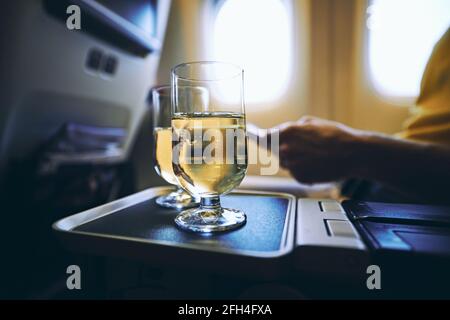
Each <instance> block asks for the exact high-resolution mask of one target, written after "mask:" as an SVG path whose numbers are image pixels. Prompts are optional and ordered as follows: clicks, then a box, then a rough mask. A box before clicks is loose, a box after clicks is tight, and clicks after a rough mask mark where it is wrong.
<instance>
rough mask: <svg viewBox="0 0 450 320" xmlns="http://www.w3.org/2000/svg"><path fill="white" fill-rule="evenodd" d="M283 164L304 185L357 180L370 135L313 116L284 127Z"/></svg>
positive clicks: (281, 155) (281, 158) (282, 135)
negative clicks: (362, 151)
mask: <svg viewBox="0 0 450 320" xmlns="http://www.w3.org/2000/svg"><path fill="white" fill-rule="evenodd" d="M278 128H279V130H280V164H281V166H282V167H284V168H286V169H288V170H289V171H290V173H291V174H292V176H293V177H294V178H295V179H297V180H298V181H300V182H303V183H315V182H329V181H337V180H340V179H343V178H348V177H356V176H357V171H358V168H359V166H360V160H359V159H361V156H363V155H360V154H358V153H359V148H358V146H359V145H361V143H362V140H363V137H364V136H365V135H367V134H368V133H366V132H364V131H361V130H357V129H353V128H350V127H347V126H346V125H343V124H341V123H338V122H334V121H328V120H323V119H319V118H314V117H310V116H305V117H302V118H301V119H300V120H298V121H296V122H289V123H284V124H282V125H280V126H279V127H278Z"/></svg>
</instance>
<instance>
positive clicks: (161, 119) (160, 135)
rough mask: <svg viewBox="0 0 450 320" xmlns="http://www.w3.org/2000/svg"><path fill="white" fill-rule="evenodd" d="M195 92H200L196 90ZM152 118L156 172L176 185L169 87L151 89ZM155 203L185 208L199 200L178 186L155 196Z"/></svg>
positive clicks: (179, 208)
mask: <svg viewBox="0 0 450 320" xmlns="http://www.w3.org/2000/svg"><path fill="white" fill-rule="evenodd" d="M197 94H200V93H199V92H198V90H197ZM152 102H153V103H152V109H151V110H152V114H151V115H152V118H153V138H154V144H153V160H154V163H155V170H156V172H157V173H158V174H159V175H160V176H161V177H162V178H163V179H164V180H166V181H167V182H168V183H170V184H172V185H175V186H178V181H177V178H176V176H175V175H174V173H173V168H172V127H171V120H172V109H171V88H170V86H160V87H156V88H154V89H152ZM156 203H157V204H158V205H160V206H162V207H166V208H174V209H178V210H181V209H185V208H191V207H194V206H198V204H199V202H198V201H196V199H194V198H192V197H191V195H189V194H188V193H186V192H184V191H183V189H181V188H180V187H179V186H178V187H177V190H175V191H173V192H170V193H169V194H166V195H163V196H160V197H158V198H156Z"/></svg>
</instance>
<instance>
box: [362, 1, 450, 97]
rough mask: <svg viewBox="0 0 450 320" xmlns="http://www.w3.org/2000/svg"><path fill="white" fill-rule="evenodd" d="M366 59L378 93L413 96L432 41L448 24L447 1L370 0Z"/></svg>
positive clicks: (448, 9) (448, 3)
mask: <svg viewBox="0 0 450 320" xmlns="http://www.w3.org/2000/svg"><path fill="white" fill-rule="evenodd" d="M367 14H368V16H367V28H368V30H369V32H368V35H369V37H368V61H369V69H370V74H371V78H372V81H373V84H374V87H375V89H376V90H377V92H379V93H380V94H382V95H384V96H391V97H408V98H412V97H416V96H418V94H419V89H420V81H421V78H422V73H423V71H424V69H425V66H426V63H427V60H428V58H429V56H430V54H431V51H432V49H433V46H434V44H435V43H436V42H437V41H438V40H439V38H440V37H441V36H442V35H443V33H444V32H445V31H446V30H447V28H448V27H449V26H450V1H448V0H372V1H371V2H370V3H369V7H368V8H367Z"/></svg>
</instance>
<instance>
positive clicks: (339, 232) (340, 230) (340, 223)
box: [327, 220, 359, 238]
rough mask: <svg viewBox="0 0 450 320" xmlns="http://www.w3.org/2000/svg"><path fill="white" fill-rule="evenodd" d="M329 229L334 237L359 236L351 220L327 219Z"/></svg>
mask: <svg viewBox="0 0 450 320" xmlns="http://www.w3.org/2000/svg"><path fill="white" fill-rule="evenodd" d="M327 225H328V229H329V230H330V233H331V235H332V236H334V237H347V238H359V236H358V234H357V233H356V231H355V229H354V228H353V226H352V225H351V223H350V222H348V221H344V220H327Z"/></svg>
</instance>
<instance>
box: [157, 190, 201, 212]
mask: <svg viewBox="0 0 450 320" xmlns="http://www.w3.org/2000/svg"><path fill="white" fill-rule="evenodd" d="M156 203H157V204H158V205H160V206H161V207H164V208H171V209H177V210H183V209H187V208H193V207H198V205H199V201H196V200H195V198H193V197H191V196H190V195H189V194H188V193H186V192H184V191H183V190H182V189H178V190H177V191H173V192H171V193H169V194H166V195H164V196H160V197H158V198H156Z"/></svg>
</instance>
